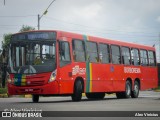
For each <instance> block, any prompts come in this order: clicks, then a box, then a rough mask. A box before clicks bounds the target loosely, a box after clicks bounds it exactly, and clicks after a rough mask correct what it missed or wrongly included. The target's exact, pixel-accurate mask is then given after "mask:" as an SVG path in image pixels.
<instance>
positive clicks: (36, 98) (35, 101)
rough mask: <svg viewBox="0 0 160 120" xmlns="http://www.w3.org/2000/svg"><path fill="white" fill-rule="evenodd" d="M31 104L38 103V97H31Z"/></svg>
mask: <svg viewBox="0 0 160 120" xmlns="http://www.w3.org/2000/svg"><path fill="white" fill-rule="evenodd" d="M32 102H34V103H38V102H39V95H32Z"/></svg>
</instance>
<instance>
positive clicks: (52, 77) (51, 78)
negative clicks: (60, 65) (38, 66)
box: [48, 70, 57, 82]
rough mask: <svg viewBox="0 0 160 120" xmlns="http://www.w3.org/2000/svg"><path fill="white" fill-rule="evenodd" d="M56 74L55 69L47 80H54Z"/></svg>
mask: <svg viewBox="0 0 160 120" xmlns="http://www.w3.org/2000/svg"><path fill="white" fill-rule="evenodd" d="M56 75H57V70H55V71H53V72H52V73H51V76H50V79H49V81H48V82H52V81H54V80H55V79H56Z"/></svg>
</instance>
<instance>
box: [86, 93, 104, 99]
mask: <svg viewBox="0 0 160 120" xmlns="http://www.w3.org/2000/svg"><path fill="white" fill-rule="evenodd" d="M86 97H87V98H88V99H103V98H104V97H105V93H86Z"/></svg>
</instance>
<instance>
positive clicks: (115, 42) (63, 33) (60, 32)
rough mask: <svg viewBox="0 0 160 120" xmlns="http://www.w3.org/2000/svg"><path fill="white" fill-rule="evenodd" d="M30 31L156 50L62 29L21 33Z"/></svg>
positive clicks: (151, 48) (146, 46)
mask: <svg viewBox="0 0 160 120" xmlns="http://www.w3.org/2000/svg"><path fill="white" fill-rule="evenodd" d="M28 32H57V35H58V36H59V37H70V38H75V39H80V40H83V39H84V36H88V38H89V41H93V42H99V43H107V44H114V45H120V46H126V47H132V48H138V49H147V50H155V48H154V47H152V46H148V45H142V44H136V43H132V42H125V41H120V40H112V39H107V38H101V37H95V36H90V35H85V34H79V33H72V32H66V31H60V30H33V31H26V32H21V33H28ZM21 33H15V34H13V35H16V34H21Z"/></svg>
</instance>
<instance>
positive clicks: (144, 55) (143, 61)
mask: <svg viewBox="0 0 160 120" xmlns="http://www.w3.org/2000/svg"><path fill="white" fill-rule="evenodd" d="M140 57H141V65H144V66H147V65H148V58H147V51H146V50H140Z"/></svg>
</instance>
